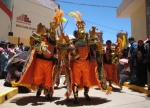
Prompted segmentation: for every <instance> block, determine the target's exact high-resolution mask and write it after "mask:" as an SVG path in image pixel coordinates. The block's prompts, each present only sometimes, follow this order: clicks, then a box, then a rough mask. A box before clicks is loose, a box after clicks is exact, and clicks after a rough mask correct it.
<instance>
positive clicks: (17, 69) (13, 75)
mask: <svg viewBox="0 0 150 108" xmlns="http://www.w3.org/2000/svg"><path fill="white" fill-rule="evenodd" d="M22 61H23V60H20V59H18V58H14V59H13V60H12V62H11V63H10V64H9V65H8V73H7V77H6V79H5V83H4V86H6V87H12V84H11V82H12V81H15V82H18V81H19V79H20V77H21V76H22V72H21V71H22V64H23V63H22ZM23 62H24V61H23ZM18 89H19V93H27V92H29V90H28V89H27V88H26V87H23V86H19V87H18Z"/></svg>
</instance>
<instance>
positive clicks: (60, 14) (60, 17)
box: [53, 9, 67, 26]
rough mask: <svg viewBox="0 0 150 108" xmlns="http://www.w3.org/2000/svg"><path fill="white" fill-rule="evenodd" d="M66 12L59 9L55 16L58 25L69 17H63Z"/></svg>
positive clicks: (54, 19)
mask: <svg viewBox="0 0 150 108" xmlns="http://www.w3.org/2000/svg"><path fill="white" fill-rule="evenodd" d="M63 15H64V12H63V11H62V10H61V9H57V10H56V13H55V15H54V16H53V21H54V22H55V23H56V24H57V26H59V25H60V23H62V22H66V21H67V19H66V18H64V17H63Z"/></svg>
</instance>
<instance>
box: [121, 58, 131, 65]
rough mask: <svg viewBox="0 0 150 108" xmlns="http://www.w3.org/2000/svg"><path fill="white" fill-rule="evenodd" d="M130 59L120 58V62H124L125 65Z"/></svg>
mask: <svg viewBox="0 0 150 108" xmlns="http://www.w3.org/2000/svg"><path fill="white" fill-rule="evenodd" d="M128 61H129V60H128V59H120V60H119V63H120V64H122V65H124V64H127V63H128Z"/></svg>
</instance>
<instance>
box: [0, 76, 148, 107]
mask: <svg viewBox="0 0 150 108" xmlns="http://www.w3.org/2000/svg"><path fill="white" fill-rule="evenodd" d="M63 80H64V77H62V78H61V85H60V86H59V88H57V89H55V92H54V96H53V99H52V100H51V101H46V100H45V98H44V95H42V96H41V97H40V98H36V97H35V93H34V92H33V93H28V94H18V95H16V96H14V97H13V98H11V99H10V100H7V101H5V102H4V103H3V104H1V105H0V108H18V107H21V108H25V107H26V108H32V107H36V108H48V107H51V108H66V107H69V108H71V107H82V108H150V104H149V103H150V98H149V97H147V95H146V94H143V93H139V92H136V91H133V90H131V89H128V88H127V87H123V90H121V91H120V89H119V88H117V87H116V88H115V89H114V91H113V92H112V94H110V95H106V94H105V93H103V92H101V91H100V90H98V89H97V88H91V89H90V92H89V95H90V96H91V101H86V100H85V99H84V96H83V90H82V91H79V97H80V98H79V99H80V103H79V104H77V105H76V104H74V103H73V95H71V97H70V101H69V102H67V101H66V100H65V96H64V93H65V86H63V84H62V83H63Z"/></svg>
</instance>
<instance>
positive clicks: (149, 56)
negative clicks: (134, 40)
mask: <svg viewBox="0 0 150 108" xmlns="http://www.w3.org/2000/svg"><path fill="white" fill-rule="evenodd" d="M145 49H146V63H147V68H148V72H149V75H148V90H150V37H148V39H147V41H146V43H145Z"/></svg>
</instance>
